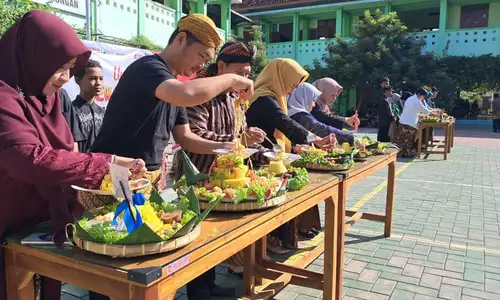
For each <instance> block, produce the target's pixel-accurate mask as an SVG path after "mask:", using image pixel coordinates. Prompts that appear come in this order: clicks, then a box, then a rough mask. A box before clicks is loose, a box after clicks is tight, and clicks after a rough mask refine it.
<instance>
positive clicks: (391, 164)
mask: <svg viewBox="0 0 500 300" xmlns="http://www.w3.org/2000/svg"><path fill="white" fill-rule="evenodd" d="M397 152H398V151H397V150H396V149H387V152H386V154H385V155H377V156H371V157H368V159H367V161H366V162H364V163H358V164H357V165H356V166H355V167H354V168H352V169H350V170H348V171H346V172H344V174H343V175H344V179H343V180H342V181H341V182H340V186H339V201H338V218H337V224H338V228H337V238H338V241H337V249H338V251H337V276H336V278H337V283H336V287H337V292H336V293H335V298H334V299H338V300H340V299H341V298H342V288H343V287H342V285H343V276H342V274H343V269H344V243H345V232H346V230H347V229H348V228H350V227H351V226H352V225H353V224H354V223H355V222H356V220H359V219H365V220H372V221H376V222H383V223H384V224H385V230H384V235H385V236H386V237H389V236H390V235H391V231H392V214H393V208H394V186H395V178H396V159H397ZM385 167H388V173H387V197H386V211H385V215H378V214H373V213H367V212H363V213H361V212H358V211H350V210H347V209H346V203H347V194H348V192H349V189H350V187H351V186H352V185H353V184H355V183H356V182H358V181H360V180H362V179H364V178H366V177H368V176H370V175H372V174H374V173H375V172H377V171H379V170H380V169H382V168H385ZM346 217H350V218H349V219H348V220H347V221H346Z"/></svg>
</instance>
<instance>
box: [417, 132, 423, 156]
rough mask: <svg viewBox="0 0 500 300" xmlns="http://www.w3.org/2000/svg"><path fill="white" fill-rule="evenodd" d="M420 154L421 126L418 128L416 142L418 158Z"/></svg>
mask: <svg viewBox="0 0 500 300" xmlns="http://www.w3.org/2000/svg"><path fill="white" fill-rule="evenodd" d="M421 154H422V128H420V127H419V128H418V142H417V158H418V159H420V155H421Z"/></svg>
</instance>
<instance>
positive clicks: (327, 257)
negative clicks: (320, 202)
mask: <svg viewBox="0 0 500 300" xmlns="http://www.w3.org/2000/svg"><path fill="white" fill-rule="evenodd" d="M336 201H338V199H334V198H332V197H329V198H328V199H326V200H325V239H324V243H325V252H324V266H323V267H324V271H323V274H324V275H323V300H331V299H334V298H335V299H339V297H337V296H336V294H335V293H336V292H337V289H336V284H337V278H336V277H337V276H338V275H339V274H338V272H337V269H338V268H339V266H338V264H337V253H338V249H337V233H338V232H337V231H338V228H337V222H338V221H337V217H338V216H337V214H338V205H337V203H336ZM340 269H341V270H342V269H343V268H340ZM341 276H342V274H341ZM340 292H342V291H340Z"/></svg>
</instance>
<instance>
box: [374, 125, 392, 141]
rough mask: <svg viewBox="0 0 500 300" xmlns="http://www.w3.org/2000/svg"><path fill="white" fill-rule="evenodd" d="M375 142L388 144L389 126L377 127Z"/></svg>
mask: <svg viewBox="0 0 500 300" xmlns="http://www.w3.org/2000/svg"><path fill="white" fill-rule="evenodd" d="M377 141H379V142H383V143H388V142H390V138H389V125H387V126H379V127H378V133H377Z"/></svg>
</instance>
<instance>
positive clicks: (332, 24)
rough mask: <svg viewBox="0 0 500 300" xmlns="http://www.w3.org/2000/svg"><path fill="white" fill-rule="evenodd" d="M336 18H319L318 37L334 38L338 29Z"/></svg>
mask: <svg viewBox="0 0 500 300" xmlns="http://www.w3.org/2000/svg"><path fill="white" fill-rule="evenodd" d="M336 26H337V25H336V20H335V19H329V20H318V32H317V38H327V39H329V38H334V37H335V31H336Z"/></svg>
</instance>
